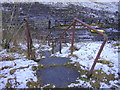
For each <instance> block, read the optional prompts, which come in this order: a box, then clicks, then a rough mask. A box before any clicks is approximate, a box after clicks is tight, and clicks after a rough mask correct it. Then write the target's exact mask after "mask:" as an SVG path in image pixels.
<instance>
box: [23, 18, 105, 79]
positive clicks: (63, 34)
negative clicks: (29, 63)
mask: <svg viewBox="0 0 120 90" xmlns="http://www.w3.org/2000/svg"><path fill="white" fill-rule="evenodd" d="M25 21H26V38H27V46H28V55H29V56H30V55H31V57H34V54H33V53H32V47H31V46H32V39H31V36H30V32H29V29H28V22H27V20H25ZM76 23H80V24H82V25H84V26H86V27H87V28H89V29H91V30H93V31H94V32H96V33H97V34H99V35H101V36H102V37H103V38H104V40H103V43H102V45H101V46H100V49H99V51H98V53H97V56H96V57H95V60H94V62H93V65H92V67H91V70H90V71H89V73H88V77H90V76H91V75H92V72H93V70H94V67H95V65H96V63H97V61H98V59H99V57H100V54H101V52H102V50H103V48H104V46H105V43H106V42H107V35H106V34H104V33H102V32H99V31H98V30H96V29H95V28H92V27H91V26H89V25H88V24H86V23H84V22H82V21H81V20H78V19H76V18H75V19H74V21H73V22H72V23H71V24H70V25H69V26H68V27H67V28H66V29H65V31H64V32H63V33H61V34H60V36H59V37H58V38H53V37H52V35H46V40H47V41H50V40H52V54H53V53H54V46H55V43H56V42H59V43H60V53H61V48H62V45H61V43H62V42H63V41H65V40H67V38H66V37H65V36H66V35H65V34H66V33H67V31H68V30H69V29H70V28H71V27H72V28H73V29H72V39H71V54H73V51H74V40H75V29H76V28H75V26H76ZM41 35H42V34H41Z"/></svg>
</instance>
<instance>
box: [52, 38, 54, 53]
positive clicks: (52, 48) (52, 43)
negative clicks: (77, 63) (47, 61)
mask: <svg viewBox="0 0 120 90" xmlns="http://www.w3.org/2000/svg"><path fill="white" fill-rule="evenodd" d="M52 54H54V41H53V40H52Z"/></svg>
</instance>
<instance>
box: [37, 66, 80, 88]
mask: <svg viewBox="0 0 120 90" xmlns="http://www.w3.org/2000/svg"><path fill="white" fill-rule="evenodd" d="M37 75H38V80H39V78H41V79H42V80H41V81H40V82H41V83H43V84H47V83H52V84H54V85H55V86H56V87H66V86H67V85H68V84H70V83H72V82H74V81H75V80H76V79H77V78H78V77H80V75H79V73H78V71H77V70H76V69H75V68H74V67H65V66H59V67H48V68H42V69H40V71H38V73H37Z"/></svg>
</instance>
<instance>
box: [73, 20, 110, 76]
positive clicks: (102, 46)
mask: <svg viewBox="0 0 120 90" xmlns="http://www.w3.org/2000/svg"><path fill="white" fill-rule="evenodd" d="M75 21H76V22H79V23H81V24H82V25H84V26H86V27H87V28H89V29H92V30H93V31H95V32H96V33H98V34H100V35H101V36H103V37H104V41H103V43H102V45H101V47H100V49H99V51H98V54H97V56H96V58H95V60H94V63H93V65H92V67H91V69H90V72H89V73H88V76H89V77H90V76H91V75H92V72H93V69H94V67H95V65H96V63H97V61H98V59H99V57H100V54H101V52H102V50H103V48H104V46H105V43H106V42H107V39H108V37H107V35H106V34H103V33H101V32H99V31H97V30H96V29H95V28H92V27H91V26H90V25H88V24H86V23H84V22H82V21H81V20H78V19H75Z"/></svg>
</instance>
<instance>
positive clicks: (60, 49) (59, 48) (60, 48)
mask: <svg viewBox="0 0 120 90" xmlns="http://www.w3.org/2000/svg"><path fill="white" fill-rule="evenodd" d="M61 50H62V42H61V41H60V48H59V52H60V54H62V52H61Z"/></svg>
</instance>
